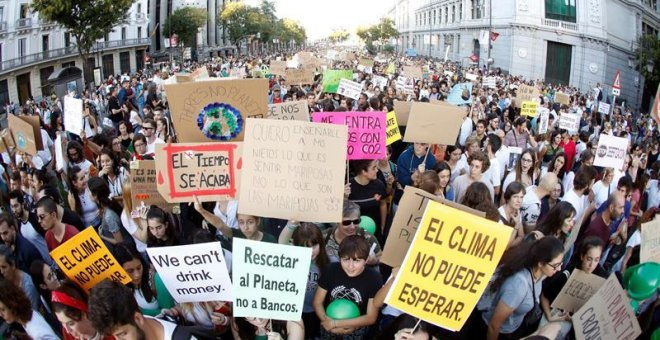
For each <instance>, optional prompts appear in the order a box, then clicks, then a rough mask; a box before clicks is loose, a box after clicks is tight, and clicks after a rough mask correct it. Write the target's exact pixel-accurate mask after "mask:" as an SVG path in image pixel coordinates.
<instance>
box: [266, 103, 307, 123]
mask: <svg viewBox="0 0 660 340" xmlns="http://www.w3.org/2000/svg"><path fill="white" fill-rule="evenodd" d="M266 118H268V119H278V120H302V121H306V122H309V106H307V102H306V101H304V100H299V101H295V102H284V103H279V104H268V112H267V113H266Z"/></svg>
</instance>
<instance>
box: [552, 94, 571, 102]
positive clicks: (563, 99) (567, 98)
mask: <svg viewBox="0 0 660 340" xmlns="http://www.w3.org/2000/svg"><path fill="white" fill-rule="evenodd" d="M555 101H556V102H557V103H559V104H564V105H571V97H570V96H569V95H567V94H565V93H561V92H557V93H555Z"/></svg>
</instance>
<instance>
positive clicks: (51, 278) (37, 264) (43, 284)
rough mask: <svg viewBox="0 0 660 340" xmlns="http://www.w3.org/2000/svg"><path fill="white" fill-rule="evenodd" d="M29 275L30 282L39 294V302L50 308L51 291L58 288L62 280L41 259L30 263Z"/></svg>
mask: <svg viewBox="0 0 660 340" xmlns="http://www.w3.org/2000/svg"><path fill="white" fill-rule="evenodd" d="M30 277H31V278H32V283H33V284H34V286H35V287H37V290H38V291H39V295H41V302H42V303H44V305H46V306H47V307H48V308H50V309H51V310H52V306H51V303H50V297H51V292H52V291H54V290H56V289H58V288H60V286H61V285H62V281H60V279H59V278H58V277H57V272H55V271H54V270H53V269H52V268H51V267H50V266H49V265H48V264H46V262H44V261H42V260H34V261H32V264H31V265H30Z"/></svg>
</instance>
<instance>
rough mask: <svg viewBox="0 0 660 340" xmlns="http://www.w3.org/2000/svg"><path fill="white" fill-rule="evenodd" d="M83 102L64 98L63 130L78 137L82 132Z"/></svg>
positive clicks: (67, 97) (68, 97)
mask: <svg viewBox="0 0 660 340" xmlns="http://www.w3.org/2000/svg"><path fill="white" fill-rule="evenodd" d="M82 116H83V101H82V100H81V99H77V98H73V97H71V96H64V129H65V130H66V131H69V132H71V133H73V134H74V135H79V134H80V131H82V130H83V117H82Z"/></svg>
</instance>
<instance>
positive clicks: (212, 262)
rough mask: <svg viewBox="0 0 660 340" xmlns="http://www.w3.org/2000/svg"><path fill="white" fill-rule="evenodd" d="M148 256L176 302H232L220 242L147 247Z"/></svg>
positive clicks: (229, 279)
mask: <svg viewBox="0 0 660 340" xmlns="http://www.w3.org/2000/svg"><path fill="white" fill-rule="evenodd" d="M147 253H148V254H149V258H150V259H151V263H152V264H153V265H154V267H155V268H156V271H157V272H158V274H159V275H160V278H161V279H162V280H163V283H164V284H165V287H166V288H167V290H168V291H169V292H170V294H172V297H173V298H174V300H176V302H178V303H181V302H206V301H232V300H233V299H232V297H233V294H232V285H231V278H230V277H229V271H228V270H227V264H226V263H225V255H224V253H223V251H222V246H220V242H209V243H197V244H189V245H185V246H173V247H149V248H147Z"/></svg>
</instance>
